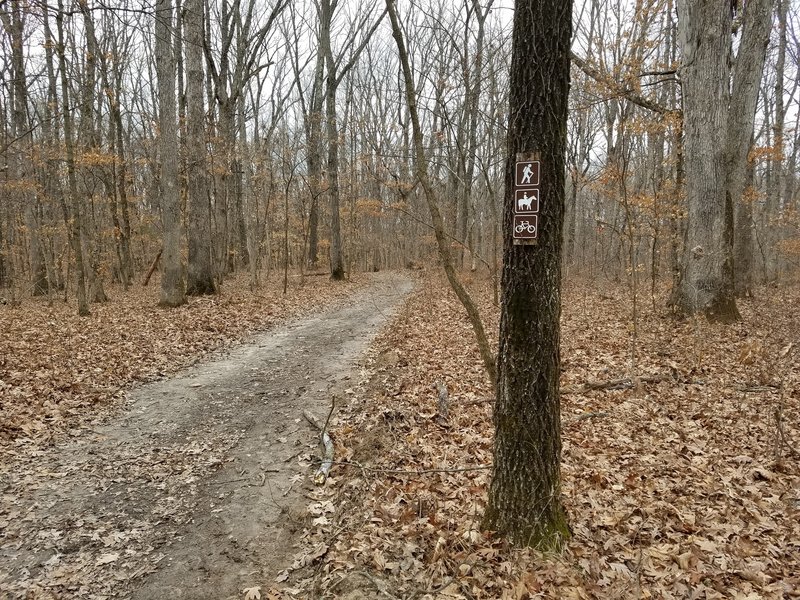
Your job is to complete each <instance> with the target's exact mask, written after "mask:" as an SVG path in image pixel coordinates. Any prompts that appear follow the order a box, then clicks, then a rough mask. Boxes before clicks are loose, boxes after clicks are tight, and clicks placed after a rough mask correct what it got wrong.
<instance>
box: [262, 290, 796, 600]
mask: <svg viewBox="0 0 800 600" xmlns="http://www.w3.org/2000/svg"><path fill="white" fill-rule="evenodd" d="M471 288H472V291H473V293H474V294H475V296H476V298H477V300H478V302H479V304H480V307H481V310H482V313H483V315H484V318H485V319H487V321H488V327H487V329H488V330H490V331H497V322H498V316H499V310H498V308H497V307H496V306H494V305H493V303H492V294H491V289H490V285H489V283H488V282H487V281H485V280H481V279H477V280H475V281H473V282H472V284H471ZM662 296H663V297H666V290H662ZM799 302H800V288H798V286H797V285H793V286H788V285H784V286H780V287H770V288H762V289H760V290H759V291H758V294H757V295H756V299H748V300H744V301H741V302H740V309H741V311H742V314H743V321H742V322H741V323H738V324H735V325H732V326H722V325H713V324H709V323H707V322H705V321H704V320H689V321H676V320H674V319H673V318H672V316H671V315H669V314H668V313H667V311H666V309H664V308H662V306H663V300H662V299H661V298H659V299H657V301H656V302H655V303H654V306H655V309H653V307H650V308H649V309H645V310H642V313H641V314H640V316H639V319H638V323H637V327H636V329H635V330H634V328H633V327H632V318H631V314H630V308H629V307H630V302H629V299H628V290H627V289H626V288H625V287H623V286H621V285H614V284H611V283H598V282H597V281H583V280H580V279H575V280H572V281H570V282H568V283H567V284H566V286H565V290H564V309H563V315H562V364H563V376H562V381H561V386H562V389H563V390H564V392H563V393H562V407H561V408H562V436H563V457H562V478H563V487H562V494H563V500H564V503H565V505H566V508H567V511H568V514H569V517H570V522H571V528H572V532H573V536H572V538H571V540H570V541H569V542H568V544H567V545H566V548H565V549H564V551H563V552H562V553H561V554H560V555H558V556H542V555H539V554H537V553H536V552H533V551H531V550H526V549H522V550H521V549H512V548H509V547H507V546H506V544H505V543H504V542H503V540H502V539H499V538H497V537H495V536H493V535H492V534H491V532H486V531H483V530H482V529H481V517H482V514H483V511H484V508H485V499H486V496H487V485H488V482H489V478H490V471H489V470H488V469H487V468H486V467H488V466H489V465H490V464H491V457H492V423H491V405H492V400H493V398H492V392H491V389H490V387H489V385H488V382H487V381H486V377H485V376H484V373H483V370H482V367H481V360H480V357H479V354H478V351H477V348H476V347H475V344H474V342H473V339H474V338H473V335H472V331H471V329H470V326H469V323H468V321H467V319H466V317H465V315H464V311H463V310H462V308H461V307H460V305H459V304H458V301H457V300H456V298H455V296H454V295H453V294H452V293H451V292H450V291H449V289H448V288H447V286H446V283H445V282H443V281H442V280H440V279H439V278H438V277H435V276H430V275H429V276H428V277H427V279H426V280H425V281H424V283H423V284H421V285H420V286H419V291H418V292H416V293H415V294H414V295H413V296H412V298H411V299H410V300H409V301H408V303H407V305H406V306H405V308H404V310H403V311H402V312H401V314H400V315H399V316H398V317H396V318H395V320H394V321H393V322H392V323H391V325H390V326H389V327H387V328H386V330H385V332H384V333H383V334H382V336H381V337H380V338H379V340H378V342H377V344H376V345H375V347H374V348H373V351H372V354H371V357H370V359H369V360H368V361H367V365H366V367H365V371H364V377H363V381H362V382H361V385H360V386H359V388H358V389H357V390H356V393H355V394H354V395H353V401H352V402H351V403H350V404H349V405H348V406H347V407H346V408H344V409H342V412H340V414H339V415H338V418H337V419H336V423H337V425H336V426H335V428H334V430H333V437H334V439H335V440H336V443H337V460H338V462H337V464H336V465H335V466H334V471H333V473H332V475H333V477H332V479H331V480H330V481H329V484H328V487H327V488H324V489H322V490H319V491H318V497H319V498H320V499H322V498H327V499H328V500H329V501H330V502H332V503H334V504H335V506H336V510H335V512H333V513H332V514H330V515H328V518H327V521H328V522H327V523H325V524H322V523H319V524H317V525H312V526H309V527H308V529H307V531H306V537H307V545H308V547H309V548H311V547H313V546H314V545H317V544H320V543H324V544H325V546H326V548H327V551H326V553H325V554H324V556H322V557H321V558H320V559H319V560H316V561H314V562H313V564H314V570H313V572H310V571H308V570H303V569H301V568H299V567H300V566H302V565H299V566H298V570H297V572H296V573H295V574H294V578H293V579H292V580H290V581H289V583H290V584H291V586H292V587H290V588H283V591H282V592H281V588H280V586H276V587H275V588H273V590H272V593H274V594H278V593H281V594H282V596H283V597H292V598H296V597H308V598H310V597H314V598H340V597H341V598H371V597H387V598H420V599H442V600H444V599H454V598H470V599H471V598H475V599H478V598H487V599H488V598H502V599H517V600H519V599H525V598H533V597H546V598H634V597H635V598H676V599H677V598H708V599H711V598H791V597H800V468H798V453H797V450H796V448H797V447H800V428H798V425H799V424H800V370H799V369H798V368H797V364H798V358H797V353H796V350H795V351H793V348H794V347H795V346H796V345H797V341H798V340H800V320H799V319H800V317H798V315H797V314H796V313H794V312H793V311H790V310H787V307H792V306H797V305H798V303H799ZM659 303H660V304H659ZM634 331H635V333H636V339H635V351H636V352H635V359H634V354H633V352H632V349H633V347H634V346H633V335H634ZM617 380H625V381H624V385H613V386H610V389H603V388H602V387H601V388H599V389H588V390H587V389H586V387H587V386H586V384H587V383H588V382H594V383H597V382H609V381H612V382H614V381H617ZM437 381H440V382H444V383H445V385H446V386H447V389H448V393H449V400H450V407H449V418H448V419H447V420H446V421H444V420H442V419H440V418H438V417H437V391H436V387H435V382H437ZM309 553H310V550H307V551H306V553H305V554H306V555H308V554H309ZM284 579H289V577H288V576H287V577H284Z"/></svg>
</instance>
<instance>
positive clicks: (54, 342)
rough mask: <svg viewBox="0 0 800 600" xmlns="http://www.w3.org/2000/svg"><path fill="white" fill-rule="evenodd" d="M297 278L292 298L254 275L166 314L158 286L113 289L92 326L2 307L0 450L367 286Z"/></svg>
mask: <svg viewBox="0 0 800 600" xmlns="http://www.w3.org/2000/svg"><path fill="white" fill-rule="evenodd" d="M293 279H295V281H296V284H295V285H292V286H290V288H289V293H288V294H287V295H285V296H284V295H283V294H282V293H281V292H282V287H281V285H278V283H275V282H265V284H264V287H263V288H261V289H259V290H257V291H255V292H252V291H250V290H249V289H248V288H247V281H246V278H245V277H240V278H238V279H231V280H229V281H226V283H225V286H224V287H223V292H222V293H221V294H220V295H219V296H212V297H201V298H190V299H189V301H188V303H187V304H186V305H184V306H182V307H179V308H176V309H169V310H167V309H163V308H159V307H158V306H157V303H158V285H157V283H158V282H154V283H153V284H152V285H151V286H150V287H148V288H141V287H139V286H134V287H131V288H130V289H129V290H128V291H127V292H123V291H122V290H121V289H116V288H115V287H114V286H111V287H110V291H109V295H110V296H111V301H110V302H108V303H105V304H93V305H92V307H91V308H92V315H91V316H90V317H88V318H80V317H77V316H76V315H75V314H74V313H75V308H74V306H71V305H70V304H64V303H62V302H60V301H58V300H56V301H55V302H54V303H53V305H52V306H48V305H47V304H46V303H45V301H44V300H42V299H36V300H34V299H30V300H27V301H26V302H24V303H23V304H22V306H20V307H17V308H12V307H9V306H3V307H0V445H2V444H3V443H8V442H13V441H15V440H19V439H27V440H28V441H47V440H48V439H49V438H50V437H52V436H53V435H59V434H61V433H63V432H70V431H71V430H75V428H76V427H79V426H81V425H85V424H86V423H87V422H91V421H93V420H96V419H97V417H98V416H99V415H98V413H100V412H101V410H102V408H103V407H104V406H105V405H107V404H108V403H109V402H110V401H111V400H113V399H114V398H118V397H120V396H121V393H122V392H123V391H124V389H125V388H126V386H129V385H131V384H133V383H134V382H136V381H142V380H152V379H155V378H159V377H163V376H165V374H167V373H170V372H173V371H175V370H177V369H179V368H181V367H184V366H187V365H189V364H191V363H192V362H194V361H196V360H197V359H199V358H200V357H201V356H203V355H204V354H206V353H208V352H209V351H211V350H214V349H217V348H220V347H224V346H226V345H229V344H231V343H232V342H235V341H239V340H242V339H243V338H245V337H246V336H248V335H249V334H252V333H253V332H255V331H258V330H263V329H266V328H268V327H270V326H271V325H273V324H274V323H276V322H277V321H279V320H281V319H285V318H288V317H294V316H299V315H302V314H305V313H307V312H309V311H311V310H313V309H318V308H319V307H320V306H321V305H323V304H325V303H329V302H331V301H333V300H336V299H342V298H345V297H347V296H348V295H349V294H352V292H353V291H354V290H356V289H358V288H359V287H360V286H361V285H362V283H361V282H359V281H358V280H357V281H356V282H355V283H348V284H346V285H342V284H335V283H332V282H330V281H328V280H327V279H325V278H317V279H318V280H317V281H314V293H313V294H309V293H308V288H307V287H305V286H304V285H302V284H301V281H300V279H299V278H293ZM196 385H198V386H199V384H196ZM75 433H76V434H77V431H75Z"/></svg>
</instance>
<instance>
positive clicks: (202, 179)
mask: <svg viewBox="0 0 800 600" xmlns="http://www.w3.org/2000/svg"><path fill="white" fill-rule="evenodd" d="M185 11H186V12H185V14H184V32H185V35H186V134H187V137H188V140H187V142H188V143H187V145H186V152H187V154H188V172H187V180H188V192H189V199H188V213H189V214H188V236H187V237H188V242H189V255H188V270H187V281H186V293H187V294H189V295H190V296H201V295H204V294H213V293H215V292H216V291H217V290H216V285H215V283H214V265H213V262H212V260H211V239H212V238H211V203H210V201H209V196H208V179H207V177H208V161H207V160H206V135H205V111H204V110H203V2H202V0H186V4H185Z"/></svg>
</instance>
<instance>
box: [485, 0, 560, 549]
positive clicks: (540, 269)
mask: <svg viewBox="0 0 800 600" xmlns="http://www.w3.org/2000/svg"><path fill="white" fill-rule="evenodd" d="M571 5H572V3H571V2H569V1H567V2H560V1H556V0H550V1H542V0H517V4H516V9H515V11H514V40H513V50H512V52H513V54H512V62H511V74H510V84H511V90H510V91H511V95H510V101H509V102H510V106H509V115H510V122H509V129H508V157H509V158H508V163H507V166H506V191H505V202H504V214H503V237H504V250H503V274H502V304H501V307H502V308H501V313H500V315H501V316H500V347H499V351H498V361H497V367H498V371H497V390H496V399H495V405H494V425H495V443H494V468H493V477H492V484H491V488H490V490H489V504H488V506H487V509H486V514H485V517H484V526H485V527H486V528H487V529H491V530H494V531H497V532H499V533H500V534H502V535H505V536H507V537H508V538H509V539H510V540H511V541H512V542H513V543H515V544H519V545H526V546H533V547H535V548H539V549H542V550H551V549H557V548H559V547H560V546H561V545H562V543H563V541H564V540H565V539H566V538H567V537H569V535H570V533H569V527H568V525H567V518H566V515H565V513H564V509H563V507H562V504H561V497H560V495H561V483H560V477H561V469H560V462H561V427H560V418H561V415H560V400H559V377H560V367H561V359H560V354H559V338H560V329H559V317H560V314H561V252H562V242H563V240H562V229H563V223H564V193H565V191H564V183H565V181H564V179H565V154H566V146H567V131H566V127H567V96H568V93H569V68H570V36H571V30H572V27H571V16H572V12H571V10H572V6H571ZM541 81H546V82H548V85H545V86H543V85H540V84H539V82H541ZM520 153H524V154H530V153H535V154H536V155H538V156H539V158H540V161H541V162H540V164H541V170H540V181H541V187H540V198H541V200H540V211H541V212H540V213H539V233H538V244H536V245H515V244H514V240H513V222H514V204H515V200H514V178H515V160H516V159H517V156H518V154H520Z"/></svg>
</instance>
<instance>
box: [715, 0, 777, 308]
mask: <svg viewBox="0 0 800 600" xmlns="http://www.w3.org/2000/svg"><path fill="white" fill-rule="evenodd" d="M771 8H772V0H750V1H749V2H747V3H746V4H745V6H744V9H743V10H744V11H745V12H744V18H743V19H742V21H743V25H742V39H741V42H740V44H739V51H738V52H737V55H736V62H735V64H734V76H733V89H732V91H731V101H730V109H729V114H728V130H727V141H726V149H727V150H726V151H727V165H726V177H727V185H728V196H729V198H730V199H731V201H732V202H733V204H734V206H735V207H736V216H737V218H741V222H737V223H736V229H735V231H736V236H735V244H734V257H735V265H736V270H735V280H736V281H735V287H734V290H735V293H736V296H749V295H752V280H753V256H752V252H753V242H752V235H753V234H752V212H753V208H752V204H751V203H752V198H748V197H746V195H745V189H746V184H747V179H748V177H749V178H750V182H751V183H752V172H751V169H750V168H748V164H747V163H748V161H747V156H748V154H749V152H750V147H751V145H752V139H753V124H754V121H755V113H756V100H757V99H758V89H759V83H760V82H761V75H762V74H763V72H764V57H765V56H766V53H767V44H768V43H769V30H770V16H771V14H772V11H771ZM740 238H742V239H740Z"/></svg>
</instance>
